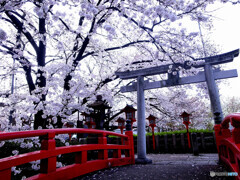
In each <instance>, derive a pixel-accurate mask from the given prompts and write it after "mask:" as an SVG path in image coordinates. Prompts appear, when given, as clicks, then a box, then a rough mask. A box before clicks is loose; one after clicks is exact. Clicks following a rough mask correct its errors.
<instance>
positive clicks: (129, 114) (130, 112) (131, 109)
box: [121, 104, 137, 126]
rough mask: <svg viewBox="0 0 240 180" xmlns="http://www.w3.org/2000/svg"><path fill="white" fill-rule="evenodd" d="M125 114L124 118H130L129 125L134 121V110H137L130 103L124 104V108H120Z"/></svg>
mask: <svg viewBox="0 0 240 180" xmlns="http://www.w3.org/2000/svg"><path fill="white" fill-rule="evenodd" d="M121 111H122V112H125V114H126V120H128V119H129V120H131V126H132V125H133V123H134V122H136V118H135V112H136V111H137V110H136V109H135V108H134V107H133V106H132V105H128V104H127V105H126V106H125V108H124V109H122V110H121Z"/></svg>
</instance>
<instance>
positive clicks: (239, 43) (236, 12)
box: [211, 4, 240, 97]
mask: <svg viewBox="0 0 240 180" xmlns="http://www.w3.org/2000/svg"><path fill="white" fill-rule="evenodd" d="M219 7H221V8H220V9H218V10H217V11H215V12H214V13H213V14H214V16H216V17H217V18H215V20H214V23H213V25H214V28H213V30H212V33H211V37H212V39H213V40H214V41H215V43H216V44H218V45H219V46H220V48H221V50H222V53H225V52H229V51H232V50H235V49H239V48H240V5H231V4H224V5H220V6H219ZM236 68H237V69H238V75H239V76H240V55H239V56H238V57H237V58H235V59H234V61H233V62H232V63H228V64H227V67H226V69H236ZM226 82H227V84H222V85H220V87H219V88H220V94H222V96H223V97H231V96H238V97H240V77H237V78H231V79H227V80H226Z"/></svg>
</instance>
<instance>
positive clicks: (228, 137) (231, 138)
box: [214, 113, 240, 179]
mask: <svg viewBox="0 0 240 180" xmlns="http://www.w3.org/2000/svg"><path fill="white" fill-rule="evenodd" d="M230 122H231V125H232V126H233V130H232V131H230V129H229V123H230ZM214 129H215V136H216V144H217V149H218V154H219V160H220V161H222V162H223V163H225V164H226V165H227V166H228V167H229V168H230V169H231V170H232V172H237V173H238V176H237V177H236V178H237V179H240V176H239V175H240V113H234V114H230V115H228V116H226V117H225V118H224V120H223V121H222V123H221V124H217V125H215V127H214Z"/></svg>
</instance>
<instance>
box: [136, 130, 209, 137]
mask: <svg viewBox="0 0 240 180" xmlns="http://www.w3.org/2000/svg"><path fill="white" fill-rule="evenodd" d="M189 132H190V133H213V130H208V129H189ZM184 133H187V130H179V131H168V132H157V133H154V135H155V136H157V135H159V136H164V135H171V134H184ZM146 135H147V136H152V133H147V134H146ZM136 136H137V135H136Z"/></svg>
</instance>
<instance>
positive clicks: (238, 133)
mask: <svg viewBox="0 0 240 180" xmlns="http://www.w3.org/2000/svg"><path fill="white" fill-rule="evenodd" d="M239 116H240V115H239ZM231 124H232V126H233V127H234V129H233V130H232V135H233V140H234V142H235V144H239V143H240V121H239V120H235V119H234V118H231Z"/></svg>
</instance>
